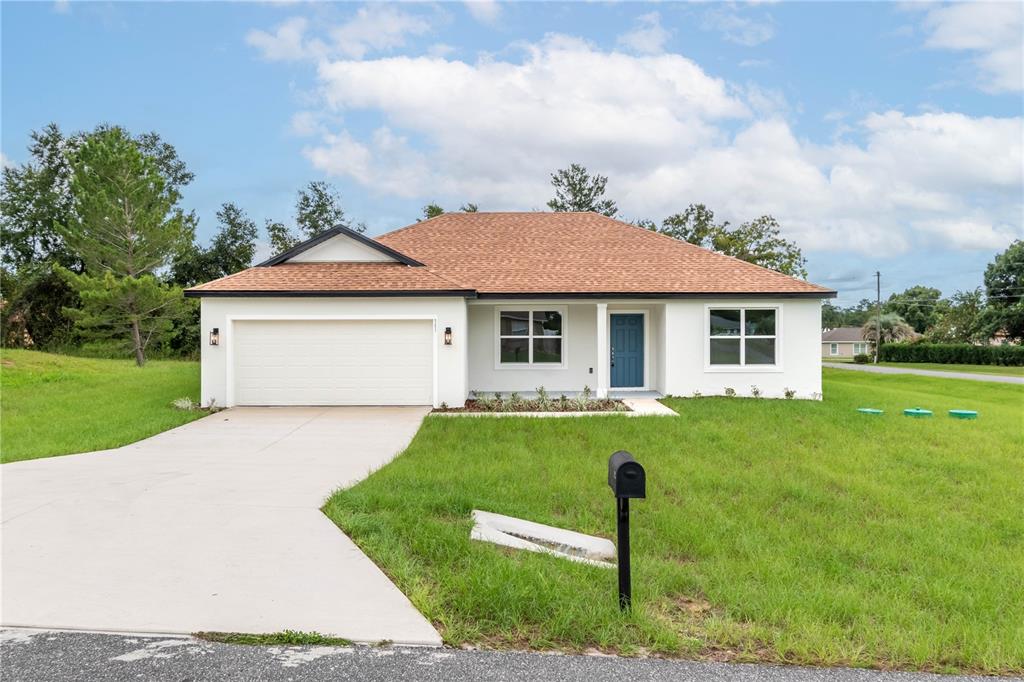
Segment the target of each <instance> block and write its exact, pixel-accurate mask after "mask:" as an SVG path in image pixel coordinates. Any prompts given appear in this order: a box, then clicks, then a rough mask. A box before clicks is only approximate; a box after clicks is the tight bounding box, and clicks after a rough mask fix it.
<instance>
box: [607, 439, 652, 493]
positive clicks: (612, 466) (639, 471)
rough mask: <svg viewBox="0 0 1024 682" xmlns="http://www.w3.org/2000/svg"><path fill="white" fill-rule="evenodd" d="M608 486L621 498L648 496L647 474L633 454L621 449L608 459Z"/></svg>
mask: <svg viewBox="0 0 1024 682" xmlns="http://www.w3.org/2000/svg"><path fill="white" fill-rule="evenodd" d="M608 486H609V487H610V488H611V489H612V492H613V493H615V497H618V498H620V499H629V498H633V499H637V498H639V499H643V498H645V497H647V474H646V473H645V472H644V468H643V467H642V466H640V462H638V461H636V460H635V459H633V455H631V454H629V453H628V452H626V451H625V450H619V451H618V452H616V453H615V454H614V455H612V456H611V458H609V460H608Z"/></svg>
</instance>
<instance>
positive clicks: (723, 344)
mask: <svg viewBox="0 0 1024 682" xmlns="http://www.w3.org/2000/svg"><path fill="white" fill-rule="evenodd" d="M777 317H778V309H776V308H750V309H747V308H739V309H727V308H711V309H709V310H708V335H709V337H710V338H709V341H708V364H711V365H738V366H746V365H774V364H775V355H776V348H775V338H776V331H777V330H776V318H777Z"/></svg>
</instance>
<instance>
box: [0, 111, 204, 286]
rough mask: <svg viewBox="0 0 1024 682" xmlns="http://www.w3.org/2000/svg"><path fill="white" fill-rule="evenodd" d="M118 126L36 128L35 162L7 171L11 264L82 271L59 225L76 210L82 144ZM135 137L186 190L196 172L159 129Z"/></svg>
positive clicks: (0, 214) (7, 258)
mask: <svg viewBox="0 0 1024 682" xmlns="http://www.w3.org/2000/svg"><path fill="white" fill-rule="evenodd" d="M114 129H115V128H114V127H113V126H110V125H106V124H103V125H99V126H97V127H96V128H95V129H94V130H93V131H92V132H79V133H75V134H73V135H70V136H65V135H64V133H63V132H62V131H61V129H60V127H59V126H58V125H57V124H56V123H50V124H48V125H46V126H44V127H43V128H42V130H39V131H32V133H31V134H30V137H31V142H30V143H29V146H28V152H29V157H30V161H29V162H28V163H24V164H21V165H19V166H12V167H8V168H4V169H3V184H2V188H0V230H2V232H3V235H4V239H3V248H2V254H3V262H4V263H5V264H7V265H9V266H11V267H13V268H14V270H17V269H19V268H21V267H23V266H25V265H27V264H29V263H39V262H52V263H55V264H57V265H61V266H63V267H66V268H70V269H72V270H74V271H76V272H81V271H82V263H81V262H80V260H79V259H78V258H77V255H76V254H75V253H74V251H73V249H71V248H69V247H68V245H67V244H65V243H64V238H63V236H62V235H61V233H60V230H59V229H58V227H57V226H59V225H67V224H69V223H70V222H71V220H72V214H73V212H74V210H75V209H74V196H73V191H72V187H71V178H72V175H73V168H72V160H73V159H74V157H75V156H76V154H77V153H78V150H79V148H80V147H81V146H82V144H83V143H84V142H85V141H86V140H88V139H90V138H95V137H97V136H100V135H103V134H104V133H107V132H109V131H111V130H114ZM118 130H120V129H118ZM133 139H134V141H135V143H136V144H137V145H138V148H139V150H140V151H141V152H142V153H143V154H144V155H146V156H148V157H149V158H150V159H152V161H153V162H154V163H155V164H156V166H157V168H159V169H160V171H161V173H162V174H163V176H164V180H165V182H166V184H167V185H168V186H169V187H170V188H172V189H174V190H180V189H181V188H182V187H184V186H185V185H187V184H189V183H190V182H191V181H192V179H193V177H194V176H193V174H192V173H191V172H189V170H188V168H187V167H186V165H185V162H184V161H182V160H181V159H180V158H179V157H178V153H177V151H176V150H175V149H174V147H173V146H172V145H170V144H168V143H166V142H164V141H163V140H162V139H160V136H159V135H158V134H157V133H155V132H149V133H143V134H141V135H139V136H137V137H135V138H133Z"/></svg>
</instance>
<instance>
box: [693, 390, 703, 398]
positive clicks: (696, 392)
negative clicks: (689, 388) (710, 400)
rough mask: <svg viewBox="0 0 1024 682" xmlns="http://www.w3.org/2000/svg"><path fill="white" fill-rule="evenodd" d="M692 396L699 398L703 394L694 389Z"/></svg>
mask: <svg viewBox="0 0 1024 682" xmlns="http://www.w3.org/2000/svg"><path fill="white" fill-rule="evenodd" d="M693 397H694V398H701V397H703V394H702V393H701V392H700V391H694V392H693Z"/></svg>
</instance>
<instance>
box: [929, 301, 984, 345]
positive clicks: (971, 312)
mask: <svg viewBox="0 0 1024 682" xmlns="http://www.w3.org/2000/svg"><path fill="white" fill-rule="evenodd" d="M984 309H985V298H984V296H983V295H982V293H981V289H980V288H978V289H973V290H971V291H958V292H956V293H955V294H953V295H952V296H950V297H949V301H946V302H945V305H944V306H943V308H942V315H941V317H940V318H939V321H938V322H936V323H935V324H934V325H932V327H931V328H930V329H929V330H928V337H929V340H931V341H934V342H936V343H975V342H977V341H982V340H984V338H985V336H986V334H985V333H984V331H983V330H982V324H981V315H982V311H983V310H984Z"/></svg>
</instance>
